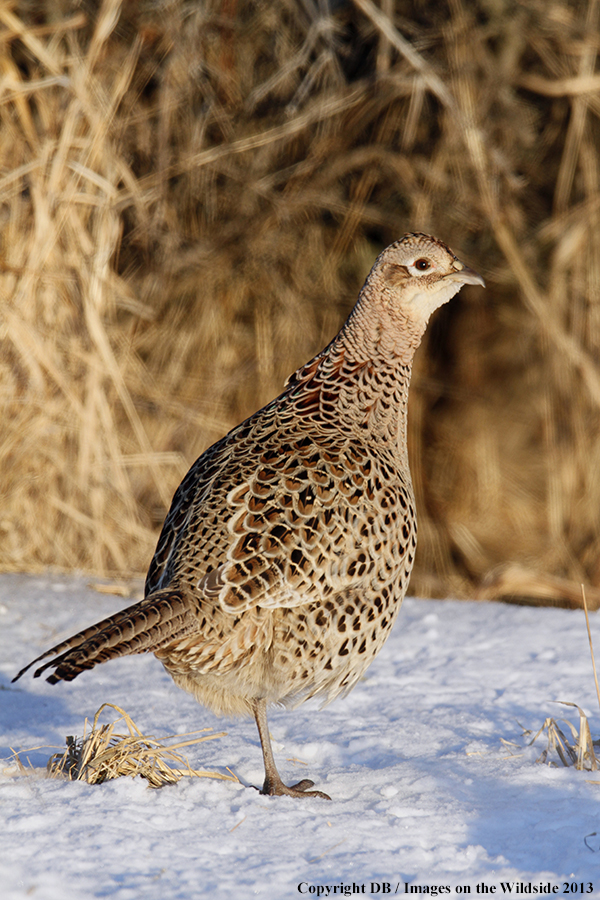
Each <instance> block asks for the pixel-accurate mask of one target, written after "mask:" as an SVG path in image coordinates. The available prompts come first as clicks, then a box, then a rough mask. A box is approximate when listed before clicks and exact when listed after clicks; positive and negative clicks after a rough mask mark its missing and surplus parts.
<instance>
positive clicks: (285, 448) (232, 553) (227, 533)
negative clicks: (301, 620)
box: [146, 392, 376, 614]
mask: <svg viewBox="0 0 600 900" xmlns="http://www.w3.org/2000/svg"><path fill="white" fill-rule="evenodd" d="M304 393H305V394H306V392H304ZM284 396H285V395H282V397H284ZM309 396H310V395H309ZM313 396H314V397H315V398H316V399H315V401H314V402H315V403H316V402H321V398H320V395H318V394H317V392H315V394H314V395H313ZM280 400H281V398H277V400H275V401H273V403H271V404H269V406H267V407H264V408H263V409H262V410H259V411H258V413H255V414H254V416H252V417H250V419H247V420H246V421H245V422H243V423H242V424H241V425H239V426H238V427H237V428H235V429H234V430H233V431H232V432H230V433H229V434H228V435H226V437H225V438H223V439H222V440H221V441H219V442H218V443H217V444H215V445H214V446H213V447H211V448H209V450H207V451H206V452H205V453H204V454H203V455H202V456H201V457H200V458H199V459H198V460H197V462H196V463H195V464H194V465H193V466H192V468H191V470H190V472H189V473H188V475H187V476H186V478H185V479H184V481H183V482H182V484H181V485H180V487H179V489H178V491H177V492H176V494H175V496H174V498H173V503H172V506H171V509H170V511H169V514H168V515H167V518H166V520H165V523H164V526H163V530H162V533H161V535H160V538H159V541H158V544H157V548H156V553H155V556H154V559H153V561H152V563H151V565H150V569H149V572H148V577H147V580H146V592H147V593H148V594H150V593H152V592H153V591H156V590H157V589H166V588H168V587H184V586H185V589H186V590H188V591H190V592H192V593H196V592H197V593H199V595H200V596H203V597H205V598H206V599H209V600H211V601H212V602H218V604H219V605H220V606H221V607H222V608H223V610H224V611H226V612H229V613H235V614H240V613H241V612H244V611H245V610H247V609H250V608H252V607H257V606H259V607H262V608H277V607H294V606H300V605H303V604H306V603H310V602H313V601H315V600H322V599H323V598H324V597H326V596H327V595H328V594H329V593H331V592H333V591H336V592H337V591H339V590H342V589H344V588H346V587H348V586H350V585H353V584H357V583H359V582H360V581H361V579H364V578H365V577H366V576H367V575H368V570H369V569H370V568H373V566H374V565H376V563H375V561H374V556H376V554H370V553H365V552H364V550H365V539H368V538H369V534H365V528H364V526H365V523H367V532H368V530H369V528H368V523H369V521H371V522H373V517H372V516H370V515H369V510H368V509H367V507H368V505H369V504H370V503H371V502H372V500H373V495H372V493H371V495H369V478H370V470H371V460H372V455H373V454H372V450H370V451H367V449H366V448H365V449H364V450H363V449H362V448H361V445H360V442H358V441H357V440H356V439H355V438H354V439H353V438H351V437H350V436H349V435H346V434H343V433H342V432H341V431H340V430H335V431H334V430H333V429H331V428H328V429H326V428H321V429H319V428H318V427H316V425H315V418H314V416H313V419H312V422H311V426H312V427H311V428H310V429H307V428H303V427H302V417H301V415H299V412H298V410H297V409H295V408H294V407H293V408H292V410H291V411H290V409H289V407H290V406H291V405H292V404H290V403H289V397H288V402H287V403H286V404H280V402H279V401H280ZM304 403H305V407H304V409H303V410H301V411H300V412H304V413H306V397H305V399H304ZM361 529H362V530H361Z"/></svg>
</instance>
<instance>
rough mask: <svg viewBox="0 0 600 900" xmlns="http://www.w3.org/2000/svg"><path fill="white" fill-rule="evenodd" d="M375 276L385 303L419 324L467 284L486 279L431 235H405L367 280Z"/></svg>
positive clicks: (425, 321) (478, 282)
mask: <svg viewBox="0 0 600 900" xmlns="http://www.w3.org/2000/svg"><path fill="white" fill-rule="evenodd" d="M371 279H374V280H375V281H376V282H377V287H378V289H379V291H381V294H382V295H383V297H384V298H385V302H387V303H389V304H391V305H394V306H396V305H398V306H399V307H400V308H401V310H402V312H403V313H404V315H408V317H409V318H410V319H411V320H412V321H414V322H415V323H416V324H422V325H426V324H427V322H428V320H429V317H430V316H431V314H432V313H433V312H434V310H436V309H437V308H438V307H439V306H442V304H443V303H447V302H448V300H450V299H451V298H452V297H453V296H454V295H455V294H456V293H458V291H460V289H461V287H462V286H463V284H478V285H481V287H485V281H484V280H483V278H482V277H481V275H478V273H477V272H475V271H474V270H473V269H470V268H469V267H468V266H465V264H464V263H462V262H461V261H460V260H459V259H458V258H457V257H456V256H455V255H454V253H453V252H452V250H451V249H450V248H449V247H447V246H446V244H444V243H443V242H442V241H438V240H437V239H436V238H434V237H431V236H430V235H427V234H418V233H417V234H405V235H404V237H403V238H401V239H400V240H399V241H396V242H395V243H393V244H390V246H389V247H387V248H386V249H385V250H384V251H383V253H380V254H379V256H378V257H377V259H376V260H375V264H374V266H373V268H372V270H371V274H370V275H369V278H368V279H367V283H368V282H369V281H371Z"/></svg>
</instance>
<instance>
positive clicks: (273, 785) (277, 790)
mask: <svg viewBox="0 0 600 900" xmlns="http://www.w3.org/2000/svg"><path fill="white" fill-rule="evenodd" d="M313 785H314V781H311V780H310V778H303V779H302V781H299V782H298V783H297V784H292V785H291V786H290V787H288V786H287V785H286V784H284V783H283V781H281V779H269V778H265V783H264V784H263V786H262V790H261V794H269V795H271V796H276V797H282V796H286V797H320V798H321V799H322V800H331V797H330V796H329V794H326V793H324V791H309V790H308V789H309V788H311V787H312V786H313Z"/></svg>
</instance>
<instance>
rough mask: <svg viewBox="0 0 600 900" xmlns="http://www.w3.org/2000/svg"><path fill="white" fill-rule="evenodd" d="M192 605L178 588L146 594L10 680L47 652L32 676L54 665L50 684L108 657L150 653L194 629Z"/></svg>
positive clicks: (36, 676)
mask: <svg viewBox="0 0 600 900" xmlns="http://www.w3.org/2000/svg"><path fill="white" fill-rule="evenodd" d="M193 607H194V603H193V601H191V600H190V597H188V596H187V595H184V594H183V593H181V592H180V591H157V592H156V593H154V594H149V595H148V596H147V597H145V598H144V600H142V601H141V602H140V603H136V604H134V605H133V606H129V607H127V609H123V610H121V612H118V613H115V614H114V616H110V617H109V618H108V619H104V620H103V621H102V622H98V623H97V624H96V625H91V626H90V627H89V628H85V629H84V630H83V631H80V632H79V633H78V634H75V635H73V637H70V638H68V639H67V640H66V641H61V643H60V644H56V646H55V647H51V648H50V650H46V652H45V653H42V654H41V655H40V656H38V657H37V658H36V659H34V660H32V661H31V662H30V663H29V664H28V665H26V666H25V668H23V669H21V671H20V672H19V673H18V675H15V677H14V678H13V681H17V680H18V679H19V678H20V677H21V675H24V674H25V672H26V671H27V670H28V669H30V668H31V666H34V665H35V664H36V663H38V662H40V660H42V659H45V658H46V657H47V656H52V657H54V659H51V660H49V661H48V662H47V663H44V665H43V666H39V668H37V669H36V670H35V672H34V673H33V677H34V678H39V676H40V675H41V674H42V672H45V671H46V669H48V668H52V667H53V668H54V669H55V671H54V672H53V673H52V674H51V675H50V676H49V677H48V679H47V680H48V681H49V682H50V684H56V682H57V681H72V680H73V679H74V678H76V677H77V676H78V675H79V673H80V672H83V671H85V670H86V669H93V668H94V666H96V665H98V664H99V663H103V662H106V660H108V659H114V658H115V657H118V656H129V655H130V654H133V653H147V652H150V653H152V652H154V651H156V650H159V649H160V648H161V647H164V646H166V645H167V644H169V643H170V642H171V641H173V640H176V639H177V638H179V637H182V636H183V635H185V634H187V633H189V632H190V631H192V630H193V629H194V625H195V616H194V615H193Z"/></svg>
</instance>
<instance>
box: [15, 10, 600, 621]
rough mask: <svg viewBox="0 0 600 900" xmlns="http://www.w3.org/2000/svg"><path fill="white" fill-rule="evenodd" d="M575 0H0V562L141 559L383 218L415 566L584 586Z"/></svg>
mask: <svg viewBox="0 0 600 900" xmlns="http://www.w3.org/2000/svg"><path fill="white" fill-rule="evenodd" d="M598 6H599V3H598V2H597V0H521V2H518V0H276V2H274V0H127V2H124V0H104V2H94V0H82V2H73V0H45V2H42V0H39V2H29V0H4V2H1V3H0V224H1V228H0V333H1V345H0V346H1V352H0V404H1V408H2V427H1V430H0V498H1V500H0V503H1V506H0V569H2V570H5V571H8V570H13V571H14V570H21V571H35V570H39V569H43V568H46V567H57V568H59V569H65V570H71V569H79V570H83V571H87V572H94V573H96V574H103V575H112V576H114V575H119V576H122V577H128V576H131V575H132V574H137V573H141V572H143V571H144V570H145V568H146V566H147V564H148V562H149V559H150V556H151V553H152V550H153V547H154V543H155V540H156V536H157V530H158V528H159V527H160V525H161V523H162V519H163V517H164V515H165V513H166V511H167V508H168V505H169V502H170V499H171V496H172V494H173V492H174V490H175V488H176V486H177V484H178V482H179V481H180V479H181V478H182V476H183V475H184V474H185V472H186V470H187V468H188V466H189V465H190V464H191V462H192V461H193V460H194V459H195V458H196V457H197V456H198V455H199V454H200V453H201V452H202V451H203V450H204V449H205V448H206V447H207V446H209V444H211V443H212V442H213V441H215V440H216V439H217V438H218V437H220V436H221V435H222V434H223V433H224V432H225V431H227V430H228V429H229V428H230V427H232V426H233V425H235V424H236V423H237V422H238V421H240V420H241V419H242V418H244V417H245V416H247V415H248V414H249V413H251V412H252V411H253V410H255V409H256V408H258V407H259V406H260V405H262V404H263V403H265V402H266V401H267V400H269V399H270V398H271V397H273V396H274V395H275V394H276V393H278V392H279V391H280V390H281V387H282V383H283V381H284V379H285V377H286V376H287V375H288V374H289V373H290V372H291V371H292V370H293V369H294V368H296V367H297V366H299V365H301V364H302V363H303V362H305V361H306V360H307V359H308V358H309V357H311V356H312V355H313V354H314V353H315V352H317V351H318V350H319V349H321V347H322V346H324V344H325V343H326V342H327V341H328V340H329V339H330V338H331V337H332V335H333V334H334V333H335V331H336V330H337V329H338V328H339V326H340V324H341V323H342V321H343V319H344V318H345V316H346V315H347V313H348V312H349V310H350V308H351V306H352V305H353V303H354V301H355V299H356V295H357V292H358V290H359V288H360V286H361V284H362V282H363V279H364V277H365V275H366V274H367V272H368V270H369V268H370V266H371V264H372V263H373V261H374V259H375V256H376V255H377V253H378V252H379V251H380V250H381V249H383V247H384V246H386V245H387V244H388V243H390V242H391V241H393V240H395V239H397V238H398V237H400V236H401V235H402V234H403V233H404V232H405V231H409V230H419V231H426V232H430V233H433V234H435V235H436V236H437V237H439V238H442V239H443V240H445V241H446V242H447V243H449V244H450V246H451V247H452V248H453V249H454V250H455V252H456V253H457V254H458V255H459V256H460V257H461V258H462V259H463V260H465V261H466V262H468V263H469V264H470V265H472V266H473V267H474V268H476V269H477V270H478V271H480V272H481V273H482V274H483V275H484V277H485V278H486V281H487V285H488V286H487V290H486V291H485V292H482V291H480V290H475V291H473V290H471V289H469V288H466V289H464V290H463V291H462V293H461V294H460V295H459V297H457V298H456V299H455V300H454V301H453V302H452V303H451V304H449V305H448V306H447V307H445V308H443V309H442V310H441V311H440V312H439V313H438V314H437V316H436V318H435V320H434V322H433V323H432V327H431V328H430V330H429V332H428V335H427V338H426V342H425V343H424V345H423V347H422V348H421V350H420V351H419V355H418V361H417V364H416V370H415V374H414V378H413V389H412V396H411V404H410V406H411V408H410V435H409V438H410V451H411V461H412V471H413V477H414V482H415V489H416V493H417V505H418V511H419V528H420V535H419V550H418V555H417V564H416V569H415V573H414V576H413V581H412V584H411V591H412V592H416V593H418V594H421V595H425V596H447V595H454V596H462V597H479V598H482V599H486V598H496V597H520V598H529V599H530V600H534V601H536V602H560V603H563V604H567V605H576V604H578V603H579V602H580V601H579V598H580V583H585V585H586V586H587V591H588V601H590V602H591V605H594V606H598V603H599V601H600V528H599V524H600V523H599V518H600V431H599V424H600V360H599V351H600V240H599V235H600V169H599V158H598V147H599V145H600V144H599V140H600V123H599V121H598V118H599V114H600V69H598V66H597V54H598V50H599V48H600V31H599V16H598Z"/></svg>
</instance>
